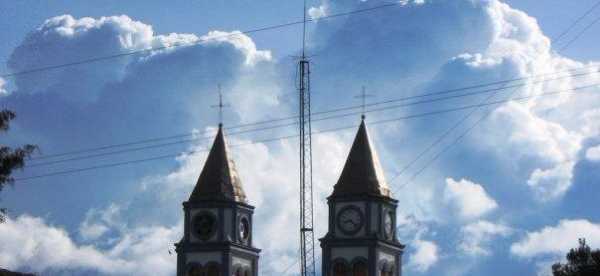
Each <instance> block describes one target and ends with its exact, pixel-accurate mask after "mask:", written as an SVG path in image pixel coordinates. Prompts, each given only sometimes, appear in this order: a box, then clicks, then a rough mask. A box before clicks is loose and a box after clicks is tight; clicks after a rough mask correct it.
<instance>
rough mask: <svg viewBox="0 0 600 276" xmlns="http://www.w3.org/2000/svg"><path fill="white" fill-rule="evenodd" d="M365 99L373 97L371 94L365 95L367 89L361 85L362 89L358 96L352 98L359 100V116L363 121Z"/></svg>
mask: <svg viewBox="0 0 600 276" xmlns="http://www.w3.org/2000/svg"><path fill="white" fill-rule="evenodd" d="M367 97H373V95H371V94H367V88H366V87H365V86H364V85H363V86H362V89H361V91H360V95H358V96H354V98H360V99H361V101H362V102H361V108H362V114H361V115H360V118H361V119H362V120H364V119H365V117H366V116H365V113H366V106H367Z"/></svg>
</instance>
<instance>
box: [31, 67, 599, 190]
mask: <svg viewBox="0 0 600 276" xmlns="http://www.w3.org/2000/svg"><path fill="white" fill-rule="evenodd" d="M587 74H588V73H586V74H580V75H587ZM570 77H576V75H571V76H570ZM561 78H562V77H561ZM558 79H560V78H558ZM551 80H556V79H551ZM546 81H550V80H546ZM539 82H542V81H539ZM535 83H538V82H533V83H525V84H518V85H513V86H505V87H501V88H500V89H498V88H493V89H487V90H481V91H475V92H468V93H463V94H458V95H452V96H446V97H440V98H434V99H427V100H421V101H416V102H410V103H405V104H399V105H393V106H386V107H381V108H375V109H370V110H365V111H361V112H360V113H362V114H363V115H364V114H365V113H372V112H381V111H387V110H391V109H397V108H402V107H408V106H413V105H419V104H426V103H434V102H439V101H444V100H450V99H457V98H462V97H468V96H475V95H480V94H486V93H489V92H494V93H498V92H500V90H503V89H508V88H513V87H521V86H525V85H528V84H535ZM387 102H390V101H387ZM356 114H359V112H350V113H345V114H337V115H331V116H328V117H322V118H317V119H312V121H324V120H331V119H337V118H343V117H349V116H354V115H356ZM297 124H298V123H297V122H294V123H286V124H279V125H274V126H269V127H262V128H256V129H248V130H243V131H238V132H233V133H231V134H229V135H239V134H244V133H250V132H257V131H264V130H271V129H276V128H282V127H289V126H295V125H297ZM456 127H457V126H455V127H454V128H453V129H455V128H456ZM453 129H452V130H453ZM210 138H211V137H201V138H192V139H184V140H179V141H174V142H168V143H161V144H154V145H148V146H141V147H136V148H127V149H122V150H116V151H109V152H103V153H98V154H91V155H84V156H78V157H72V158H66V159H59V160H53V161H47V162H39V163H33V164H28V165H26V167H29V168H31V167H39V166H47V165H52V164H58V163H64V162H70V161H78V160H84V159H90V158H96V157H103V156H109V155H114V154H121V153H127V152H135V151H141V150H146V149H155V148H161V147H166V146H173V145H179V144H184V143H189V142H194V141H202V140H206V139H210ZM441 140H442V139H438V141H436V143H435V144H436V145H437V143H439V142H441ZM433 146H435V145H431V146H430V147H429V149H430V148H432V147H433ZM427 151H428V150H427ZM419 159H420V158H419ZM416 161H418V159H417V160H415V161H413V162H411V164H409V165H408V166H406V167H404V168H403V170H402V171H401V172H400V173H398V175H400V174H402V173H403V172H404V171H405V170H406V169H408V168H409V167H410V166H412V164H413V163H414V162H416ZM396 177H397V176H395V177H394V178H392V181H390V183H391V182H393V180H394V179H395V178H396Z"/></svg>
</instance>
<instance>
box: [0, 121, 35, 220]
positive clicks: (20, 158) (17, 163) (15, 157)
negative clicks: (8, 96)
mask: <svg viewBox="0 0 600 276" xmlns="http://www.w3.org/2000/svg"><path fill="white" fill-rule="evenodd" d="M14 118H15V113H14V112H12V111H10V110H2V111H0V132H5V131H8V129H9V126H10V121H11V120H12V119H14ZM36 148H37V147H36V146H34V145H24V146H22V147H18V148H14V149H12V148H10V147H8V146H5V145H0V191H2V189H3V188H4V186H6V185H9V184H12V183H13V182H14V179H13V178H12V176H11V175H12V173H13V171H14V170H16V169H22V168H23V166H25V159H26V158H28V157H29V156H30V155H31V154H32V153H33V151H34V150H35V149H36ZM5 215H6V209H5V208H0V223H1V222H4V216H5Z"/></svg>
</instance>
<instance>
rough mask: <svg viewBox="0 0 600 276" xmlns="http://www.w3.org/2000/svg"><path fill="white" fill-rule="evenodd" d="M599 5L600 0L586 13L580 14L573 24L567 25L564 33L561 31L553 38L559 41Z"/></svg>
mask: <svg viewBox="0 0 600 276" xmlns="http://www.w3.org/2000/svg"><path fill="white" fill-rule="evenodd" d="M599 6H600V1H598V2H596V4H594V5H593V6H592V7H591V8H589V9H588V10H587V11H586V12H585V13H584V14H582V15H581V16H579V17H578V18H577V19H576V20H575V21H573V23H571V25H569V27H567V28H566V29H565V30H564V31H563V32H562V33H560V34H559V35H558V36H556V37H555V38H554V39H553V40H556V41H558V40H560V39H561V38H563V36H565V35H566V34H567V33H569V32H570V31H571V30H572V29H573V28H575V26H577V24H579V22H581V20H583V19H584V18H585V17H587V16H588V15H589V14H590V13H592V12H593V11H594V10H595V9H596V8H598V7H599Z"/></svg>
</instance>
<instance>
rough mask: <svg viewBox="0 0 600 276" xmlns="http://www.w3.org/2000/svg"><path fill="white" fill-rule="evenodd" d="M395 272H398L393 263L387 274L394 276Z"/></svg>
mask: <svg viewBox="0 0 600 276" xmlns="http://www.w3.org/2000/svg"><path fill="white" fill-rule="evenodd" d="M395 272H396V268H395V267H394V266H393V265H390V268H389V270H388V274H387V276H394V273H395Z"/></svg>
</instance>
